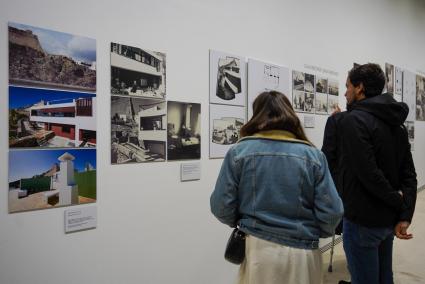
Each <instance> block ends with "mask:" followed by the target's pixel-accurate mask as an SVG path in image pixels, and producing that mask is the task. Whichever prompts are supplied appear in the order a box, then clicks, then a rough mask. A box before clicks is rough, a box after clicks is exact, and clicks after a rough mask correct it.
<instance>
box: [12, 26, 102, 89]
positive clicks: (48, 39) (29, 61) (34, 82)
mask: <svg viewBox="0 0 425 284" xmlns="http://www.w3.org/2000/svg"><path fill="white" fill-rule="evenodd" d="M9 84H11V85H19V86H29V87H39V88H48V89H63V90H75V91H83V92H95V91H96V40H94V39H91V38H87V37H82V36H76V35H72V34H67V33H62V32H57V31H52V30H48V29H43V28H38V27H33V26H29V25H24V24H18V23H11V22H9Z"/></svg>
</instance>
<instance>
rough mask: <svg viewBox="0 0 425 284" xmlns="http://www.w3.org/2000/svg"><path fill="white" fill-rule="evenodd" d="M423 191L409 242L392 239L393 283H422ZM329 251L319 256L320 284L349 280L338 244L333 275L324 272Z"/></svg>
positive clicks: (424, 261)
mask: <svg viewBox="0 0 425 284" xmlns="http://www.w3.org/2000/svg"><path fill="white" fill-rule="evenodd" d="M424 220H425V192H424V191H422V192H420V193H419V194H418V200H417V202H416V211H415V215H414V217H413V221H412V225H411V226H410V231H411V233H413V239H411V240H408V241H403V240H399V239H395V241H394V254H393V270H394V283H395V284H415V283H422V284H423V283H425V224H424ZM329 253H330V252H329V251H327V252H326V253H324V255H323V271H324V272H323V274H324V281H323V283H324V284H328V283H329V284H337V283H338V281H339V280H349V279H350V274H349V273H348V270H347V262H346V260H345V254H344V250H343V248H342V243H340V244H338V245H337V246H336V247H335V252H334V261H333V265H332V268H333V272H328V266H329V257H330V254H329Z"/></svg>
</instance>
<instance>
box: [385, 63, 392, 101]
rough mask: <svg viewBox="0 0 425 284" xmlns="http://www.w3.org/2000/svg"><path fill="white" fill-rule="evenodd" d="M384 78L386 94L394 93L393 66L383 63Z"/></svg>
mask: <svg viewBox="0 0 425 284" xmlns="http://www.w3.org/2000/svg"><path fill="white" fill-rule="evenodd" d="M385 78H386V85H387V92H388V93H391V94H393V93H394V65H392V64H389V63H385Z"/></svg>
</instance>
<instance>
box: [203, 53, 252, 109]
mask: <svg viewBox="0 0 425 284" xmlns="http://www.w3.org/2000/svg"><path fill="white" fill-rule="evenodd" d="M246 97H247V93H246V59H245V58H244V57H241V56H237V55H232V54H228V53H224V52H219V51H215V50H210V103H214V104H226V105H237V106H245V105H246Z"/></svg>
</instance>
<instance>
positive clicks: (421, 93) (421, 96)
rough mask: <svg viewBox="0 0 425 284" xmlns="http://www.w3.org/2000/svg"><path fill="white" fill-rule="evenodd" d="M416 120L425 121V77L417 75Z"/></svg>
mask: <svg viewBox="0 0 425 284" xmlns="http://www.w3.org/2000/svg"><path fill="white" fill-rule="evenodd" d="M416 120H420V121H425V77H422V76H420V75H416Z"/></svg>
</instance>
